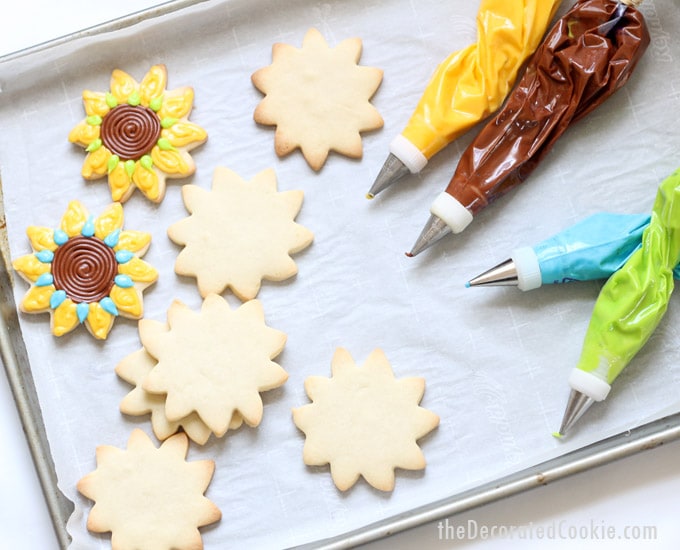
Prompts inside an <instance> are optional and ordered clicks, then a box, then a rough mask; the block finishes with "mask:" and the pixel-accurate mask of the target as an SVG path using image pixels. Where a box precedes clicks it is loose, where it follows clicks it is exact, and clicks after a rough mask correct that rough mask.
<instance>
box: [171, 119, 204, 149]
mask: <svg viewBox="0 0 680 550" xmlns="http://www.w3.org/2000/svg"><path fill="white" fill-rule="evenodd" d="M161 137H164V138H166V139H167V140H168V141H169V142H170V144H171V145H172V146H173V147H184V146H185V145H189V144H191V143H202V142H204V141H205V140H206V139H208V133H207V132H206V131H205V130H204V129H203V128H201V127H200V126H198V125H197V124H193V123H192V122H183V121H179V122H177V123H175V124H173V125H172V126H171V127H170V128H167V129H165V130H162V131H161Z"/></svg>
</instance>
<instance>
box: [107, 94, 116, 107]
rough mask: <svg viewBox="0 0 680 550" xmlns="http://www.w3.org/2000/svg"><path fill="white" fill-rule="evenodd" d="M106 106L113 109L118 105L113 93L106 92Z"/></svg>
mask: <svg viewBox="0 0 680 550" xmlns="http://www.w3.org/2000/svg"><path fill="white" fill-rule="evenodd" d="M106 104H107V105H108V106H109V107H110V108H111V109H113V108H114V107H116V106H117V105H118V100H117V99H116V98H115V97H114V96H113V94H112V93H111V92H106Z"/></svg>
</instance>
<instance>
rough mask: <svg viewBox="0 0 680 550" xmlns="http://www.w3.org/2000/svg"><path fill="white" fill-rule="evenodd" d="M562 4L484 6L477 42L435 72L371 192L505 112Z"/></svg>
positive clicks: (491, 0) (532, 0)
mask: <svg viewBox="0 0 680 550" xmlns="http://www.w3.org/2000/svg"><path fill="white" fill-rule="evenodd" d="M560 2H561V0H481V3H480V6H479V10H478V12H477V17H476V21H477V42H476V43H474V44H471V45H470V46H468V47H467V48H464V49H462V50H459V51H456V52H454V53H452V54H451V55H450V56H449V57H447V58H446V59H445V60H444V61H443V62H442V63H441V64H440V65H439V66H438V67H437V69H436V70H435V72H434V74H433V75H432V78H431V79H430V82H429V83H428V85H427V87H426V88H425V91H424V93H423V96H422V97H421V98H420V101H419V102H418V105H417V107H416V109H415V111H414V112H413V114H412V115H411V118H410V120H409V121H408V123H407V125H406V127H405V128H404V130H403V131H402V132H401V134H399V135H398V136H397V137H396V138H394V140H393V141H392V143H391V144H390V154H389V156H388V157H387V160H386V161H385V165H384V166H383V168H382V170H381V171H380V173H379V174H378V176H377V178H376V180H375V183H374V184H373V186H372V187H371V189H370V191H369V192H368V195H367V196H368V198H373V196H375V195H377V194H378V193H379V192H380V191H382V190H383V189H386V188H387V187H388V186H390V185H391V184H393V183H394V182H396V181H397V180H398V179H400V178H401V177H403V176H404V175H406V174H408V173H409V172H410V173H413V174H415V173H417V172H420V171H421V170H422V169H423V168H424V167H425V165H426V164H427V162H428V160H429V159H430V158H431V157H432V156H434V155H435V154H436V153H437V152H439V151H441V150H442V149H443V148H444V147H446V146H447V145H448V144H449V143H451V142H452V141H453V140H455V139H456V138H457V137H458V136H460V135H461V134H463V133H464V132H465V131H467V130H468V129H470V128H471V127H472V126H473V125H474V124H476V123H477V122H479V121H480V120H482V119H483V118H485V117H486V116H488V115H490V114H491V113H492V112H494V111H496V109H498V107H500V105H501V103H503V101H504V100H505V98H506V96H507V95H508V92H509V91H510V89H511V88H512V86H513V85H514V83H515V79H516V78H517V73H518V71H519V69H520V67H521V66H522V64H523V63H524V62H525V61H526V58H527V57H529V56H530V55H531V54H532V53H533V51H534V50H535V49H536V47H537V46H538V44H539V42H540V40H541V38H542V37H543V35H544V34H545V31H546V29H547V28H548V24H549V23H550V21H551V20H552V18H553V15H554V14H555V11H556V10H557V7H558V6H559V4H560Z"/></svg>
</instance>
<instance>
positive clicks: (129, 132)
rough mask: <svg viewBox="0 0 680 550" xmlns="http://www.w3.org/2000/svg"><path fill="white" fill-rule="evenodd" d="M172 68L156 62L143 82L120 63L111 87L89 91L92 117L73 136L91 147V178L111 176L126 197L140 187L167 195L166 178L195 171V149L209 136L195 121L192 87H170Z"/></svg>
mask: <svg viewBox="0 0 680 550" xmlns="http://www.w3.org/2000/svg"><path fill="white" fill-rule="evenodd" d="M166 84H167V70H166V68H165V66H164V65H154V66H153V67H151V69H150V70H149V72H148V73H147V74H146V75H145V76H144V78H143V79H142V82H141V83H137V81H135V80H134V79H133V78H132V77H131V76H130V75H129V74H127V73H126V72H124V71H121V70H119V69H116V70H114V71H113V73H112V75H111V90H110V91H109V92H92V91H89V90H85V91H84V92H83V104H84V106H85V113H86V114H87V117H86V118H85V119H84V120H82V121H81V122H80V123H78V125H77V126H76V127H75V128H73V130H71V132H70V134H69V136H68V139H69V141H71V142H72V143H77V144H78V145H81V146H82V147H85V150H86V151H87V156H86V157H85V162H84V164H83V168H82V175H83V177H84V178H85V179H88V180H95V179H99V178H103V177H105V176H106V177H108V182H109V189H110V191H111V198H112V199H113V200H114V201H119V202H125V201H126V200H127V199H128V198H129V197H130V195H132V193H133V191H134V190H135V187H136V188H137V189H139V190H140V191H141V192H142V194H143V195H144V196H145V197H146V198H148V199H149V200H151V201H153V202H160V201H162V200H163V196H164V195H165V180H166V178H182V177H186V176H189V175H191V174H193V173H194V172H195V171H196V166H195V164H194V161H193V159H192V158H191V156H190V155H189V151H190V150H191V149H193V148H195V147H197V146H198V145H201V144H202V143H204V142H205V141H206V139H208V134H207V133H206V131H205V130H204V129H203V128H201V127H200V126H198V125H196V124H194V123H192V122H189V120H188V117H189V114H190V113H191V109H192V107H193V101H194V90H193V88H190V87H187V86H185V87H182V88H177V89H175V90H167V89H166Z"/></svg>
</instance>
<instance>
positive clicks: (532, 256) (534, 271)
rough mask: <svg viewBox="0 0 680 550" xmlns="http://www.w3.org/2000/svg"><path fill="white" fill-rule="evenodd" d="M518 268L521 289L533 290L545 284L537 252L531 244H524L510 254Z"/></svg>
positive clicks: (518, 285)
mask: <svg viewBox="0 0 680 550" xmlns="http://www.w3.org/2000/svg"><path fill="white" fill-rule="evenodd" d="M510 258H511V259H512V261H513V262H514V263H515V269H516V270H517V281H518V284H517V287H518V288H519V289H520V290H533V289H534V288H538V287H540V286H541V284H543V281H542V279H541V268H540V267H539V265H538V258H537V257H536V252H534V249H533V248H531V247H530V246H523V247H522V248H517V249H515V250H513V251H512V255H511V256H510Z"/></svg>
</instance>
